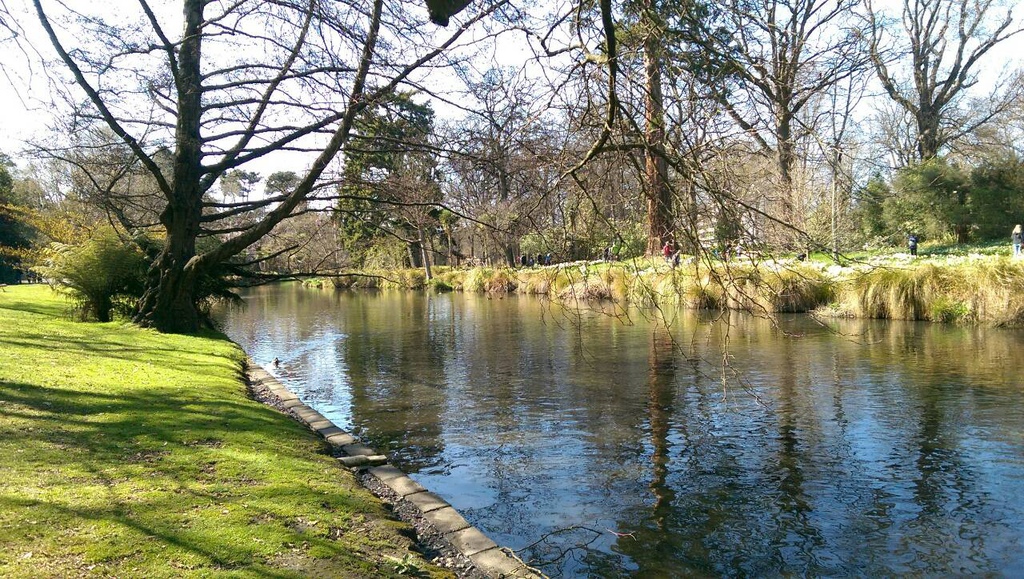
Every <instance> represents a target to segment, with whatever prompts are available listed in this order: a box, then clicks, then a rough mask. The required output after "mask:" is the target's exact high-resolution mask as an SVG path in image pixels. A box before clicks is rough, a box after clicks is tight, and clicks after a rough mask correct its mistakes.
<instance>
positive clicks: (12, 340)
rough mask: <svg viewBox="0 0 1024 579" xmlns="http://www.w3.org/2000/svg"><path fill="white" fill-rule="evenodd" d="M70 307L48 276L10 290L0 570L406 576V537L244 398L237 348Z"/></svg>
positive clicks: (345, 477) (0, 444)
mask: <svg viewBox="0 0 1024 579" xmlns="http://www.w3.org/2000/svg"><path fill="white" fill-rule="evenodd" d="M66 309H67V304H66V303H65V302H64V301H63V300H62V298H59V297H57V296H55V295H54V294H52V293H51V292H50V291H49V290H48V289H47V288H46V287H43V286H15V287H7V288H5V291H0V352H2V356H0V473H2V475H0V576H3V577H65V576H79V575H92V574H95V575H101V576H120V577H131V576H134V577H177V576H189V577H197V576H202V577H206V576H230V577H307V576H332V577H387V576H396V575H398V574H399V571H402V569H399V567H398V566H396V563H395V561H403V560H404V561H408V560H409V559H407V558H406V556H407V555H408V554H409V551H410V548H411V546H412V543H411V541H410V540H409V539H408V538H407V536H408V535H409V529H408V528H407V527H406V526H405V525H404V524H402V523H398V522H396V521H394V520H393V519H391V518H389V516H388V513H387V511H386V510H385V509H384V507H383V505H382V504H381V503H380V502H379V501H377V500H376V499H375V498H374V497H373V496H372V495H370V494H369V492H368V491H366V490H365V489H363V488H362V487H360V486H359V485H358V483H357V482H356V481H355V479H354V476H353V475H352V473H350V472H349V471H347V470H344V469H342V468H340V466H339V465H338V464H337V463H336V461H335V460H334V459H332V458H330V457H329V456H328V455H327V454H325V447H324V444H323V442H322V441H320V440H319V439H317V438H316V437H315V436H314V435H313V434H312V433H310V432H309V431H307V430H306V429H305V428H304V427H302V426H300V425H299V424H298V423H296V422H294V421H293V420H291V419H289V418H287V417H286V416H284V415H283V414H280V413H279V412H277V411H275V410H273V409H271V408H269V407H267V406H264V405H262V404H260V403H258V402H256V401H253V400H250V399H249V398H247V396H246V393H245V388H244V384H243V382H242V379H241V373H240V371H241V362H242V358H243V353H242V352H241V351H240V350H239V349H238V348H237V347H236V346H235V345H233V344H231V343H230V342H228V341H227V340H225V339H224V338H223V337H221V336H219V335H215V334H213V333H210V334H207V335H202V336H193V337H190V336H174V335H165V334H159V333H156V332H152V331H148V330H142V329H139V328H136V327H133V326H131V325H127V324H121V323H108V324H85V323H75V322H72V321H70V319H69V317H68V316H67V314H65V311H66ZM412 560H413V561H415V562H416V564H417V565H421V568H422V569H424V570H427V571H429V573H431V574H432V575H442V576H446V575H447V572H444V571H442V570H439V569H437V568H433V567H430V566H429V565H427V564H426V563H424V562H423V561H422V560H421V559H419V558H416V557H414V558H413V559H412Z"/></svg>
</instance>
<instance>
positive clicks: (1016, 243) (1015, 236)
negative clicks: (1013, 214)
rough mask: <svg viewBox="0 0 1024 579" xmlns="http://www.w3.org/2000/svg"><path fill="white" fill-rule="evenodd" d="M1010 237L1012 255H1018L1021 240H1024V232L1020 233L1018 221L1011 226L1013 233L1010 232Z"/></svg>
mask: <svg viewBox="0 0 1024 579" xmlns="http://www.w3.org/2000/svg"><path fill="white" fill-rule="evenodd" d="M1010 239H1011V240H1013V256H1014V257H1019V256H1020V246H1021V241H1024V234H1022V233H1021V229H1020V223H1018V224H1017V226H1016V227H1014V228H1013V233H1011V234H1010Z"/></svg>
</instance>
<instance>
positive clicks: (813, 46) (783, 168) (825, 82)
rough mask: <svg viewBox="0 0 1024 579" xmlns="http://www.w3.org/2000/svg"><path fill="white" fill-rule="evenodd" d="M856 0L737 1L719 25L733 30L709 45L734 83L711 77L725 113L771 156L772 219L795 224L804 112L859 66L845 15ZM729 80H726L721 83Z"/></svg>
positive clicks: (808, 123)
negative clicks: (775, 203) (774, 182)
mask: <svg viewBox="0 0 1024 579" xmlns="http://www.w3.org/2000/svg"><path fill="white" fill-rule="evenodd" d="M858 2H859V0H837V1H833V0H734V1H733V2H731V3H730V4H729V5H728V6H729V9H728V10H727V11H726V12H725V16H724V20H723V22H724V25H725V26H727V27H728V29H730V30H734V31H735V32H734V34H732V35H731V37H730V38H728V44H724V43H722V41H721V37H717V36H709V37H708V38H709V39H710V40H711V41H714V42H713V43H712V44H710V45H709V46H708V48H709V49H710V50H711V51H713V53H714V54H716V55H717V57H718V58H722V59H723V60H724V61H725V62H726V63H727V64H728V65H730V66H728V72H729V73H730V75H731V78H732V82H728V79H721V78H712V79H710V80H711V81H712V82H719V83H721V84H720V85H719V86H718V89H719V90H717V91H716V92H717V98H718V99H719V100H720V102H721V103H722V105H723V106H724V107H725V109H726V111H727V112H728V114H729V116H730V117H731V118H732V119H733V120H734V121H735V122H736V124H737V125H738V126H739V127H740V128H741V129H742V130H743V131H745V132H746V134H747V135H748V136H749V137H750V138H751V139H753V140H754V142H756V143H757V145H758V146H759V147H760V148H761V150H762V151H763V152H764V153H765V154H766V155H769V156H771V157H773V158H774V159H775V165H776V167H777V171H778V178H779V187H778V188H779V191H778V198H779V209H778V212H777V217H778V218H779V219H780V220H781V221H783V222H786V223H788V224H790V225H792V226H796V227H799V225H800V214H799V211H797V208H798V207H797V206H798V202H797V200H796V199H795V198H794V195H795V191H796V189H795V188H794V175H795V171H796V168H797V165H798V160H799V158H798V151H797V147H798V143H800V142H801V141H802V140H804V139H805V138H806V137H808V136H809V135H811V134H812V133H813V132H814V131H815V130H816V129H817V128H816V126H815V125H814V123H813V120H814V119H813V118H811V117H808V116H806V115H804V113H805V109H806V108H807V107H808V106H809V105H810V104H812V103H813V101H814V100H815V99H817V98H819V97H820V96H821V95H823V94H824V93H826V92H828V91H829V90H830V89H831V87H833V86H834V85H835V84H837V83H839V82H841V81H843V80H844V79H847V78H849V77H850V76H851V75H854V74H855V73H856V71H857V70H859V69H861V68H863V66H864V64H865V59H864V58H863V56H862V54H861V52H860V50H859V47H858V42H857V35H856V34H855V32H854V31H853V29H852V28H851V27H850V26H848V22H846V20H845V19H846V18H848V17H849V15H850V12H851V10H852V9H853V8H854V7H855V6H856V5H857V4H858ZM723 80H726V82H722V81H723Z"/></svg>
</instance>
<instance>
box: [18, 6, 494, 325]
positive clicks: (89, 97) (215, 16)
mask: <svg viewBox="0 0 1024 579" xmlns="http://www.w3.org/2000/svg"><path fill="white" fill-rule="evenodd" d="M502 4H504V2H502V1H501V0H495V2H477V3H474V6H473V7H471V8H469V9H467V10H466V12H465V13H464V14H463V16H462V17H461V18H460V20H459V21H458V22H456V23H454V24H453V25H452V27H451V28H450V29H439V28H437V27H435V26H433V25H429V24H427V17H428V15H427V13H426V11H425V10H424V9H423V8H422V7H421V6H419V5H418V4H411V3H407V2H395V1H387V2H385V0H340V1H333V0H332V1H329V2H328V1H323V0H275V1H274V2H265V1H263V0H236V1H234V2H210V1H208V0H167V1H164V2H156V1H151V0H137V2H135V3H127V2H121V3H117V5H116V8H115V7H111V6H108V5H107V4H106V3H99V2H97V3H68V2H60V1H56V0H53V1H48V0H32V3H31V8H30V10H31V11H32V12H34V14H35V16H36V17H37V18H38V22H39V24H40V25H41V27H42V30H43V31H44V33H45V37H46V38H48V40H49V43H50V44H51V45H52V48H53V51H54V54H55V57H56V64H57V66H49V67H48V70H60V71H63V72H66V73H68V75H69V77H70V80H71V82H69V84H70V85H71V86H73V87H74V88H75V89H76V90H75V91H73V92H72V93H70V94H71V95H72V98H77V99H78V100H77V101H75V103H74V104H75V106H74V113H73V114H72V115H69V116H68V117H67V118H68V119H69V120H71V121H72V122H71V123H69V130H77V129H80V128H89V127H94V126H96V125H102V126H106V127H108V128H109V129H110V130H111V131H113V133H114V134H115V135H116V136H117V138H118V139H120V141H121V142H122V143H123V144H124V145H125V146H127V147H128V148H129V149H130V150H131V152H132V154H134V155H135V156H136V157H137V159H138V162H139V163H140V164H141V165H142V166H143V167H145V169H146V170H147V171H148V172H149V173H150V174H151V175H152V177H153V180H154V182H155V183H156V186H157V188H158V189H159V195H160V196H161V201H160V203H161V206H162V209H161V211H160V216H159V218H160V224H161V226H162V229H163V231H164V234H165V235H164V241H163V246H162V249H161V251H160V253H159V255H158V256H157V257H156V259H155V260H154V262H153V264H152V266H151V268H150V271H149V274H148V279H147V283H146V289H145V292H144V294H143V297H142V299H141V300H140V303H139V307H138V310H137V314H136V322H138V323H140V324H142V325H144V326H151V327H154V328H156V329H158V330H161V331H166V332H177V333H189V332H194V331H196V330H197V329H198V328H199V326H200V316H199V313H198V304H197V283H198V282H199V280H200V279H201V278H202V277H203V274H204V273H208V272H210V271H212V270H214V269H215V268H216V267H217V266H218V265H219V264H222V263H224V262H226V261H227V260H229V259H231V258H232V257H233V256H236V255H238V254H240V253H242V252H243V251H244V250H245V249H246V248H247V247H249V246H251V245H253V244H254V243H256V242H257V241H259V240H260V239H261V238H262V237H264V236H265V235H267V234H268V233H269V232H271V231H272V230H273V228H274V227H275V226H276V225H278V224H279V223H280V222H281V221H283V220H284V219H287V218H288V217H289V216H290V215H291V214H292V213H293V212H295V210H296V209H297V208H300V207H302V206H304V205H305V204H307V203H309V202H310V201H315V200H316V199H318V198H322V197H323V195H326V194H327V193H326V192H328V191H333V190H334V189H333V188H331V187H328V186H326V185H325V183H327V182H328V181H329V180H330V173H331V171H332V162H334V161H335V160H336V158H337V157H338V156H339V153H340V152H342V151H343V150H344V149H345V147H346V144H347V143H348V141H349V137H350V134H351V131H352V127H353V123H354V121H355V119H356V117H357V115H358V114H359V112H360V111H361V110H363V109H365V108H366V107H368V106H371V105H372V104H373V103H375V102H377V101H378V100H380V99H381V98H382V97H383V96H385V95H390V94H393V93H394V92H395V91H396V89H397V88H398V87H400V86H401V85H402V84H403V83H405V82H408V81H415V80H417V78H416V77H417V76H420V75H423V74H425V71H426V68H427V67H428V65H432V64H434V63H435V62H436V61H438V60H439V59H440V57H442V55H447V54H449V53H451V51H452V49H453V47H457V46H459V44H464V43H465V42H466V41H464V40H462V38H463V37H464V36H468V35H465V33H466V31H467V30H469V29H470V28H471V27H472V26H473V25H474V24H476V23H477V22H479V21H480V20H482V19H484V18H486V17H487V16H488V15H489V14H491V13H493V12H494V11H495V10H497V9H498V8H500V7H501V5H502ZM432 8H433V7H432ZM455 8H462V6H456V7H455ZM452 11H453V10H448V12H452ZM436 12H437V11H436V9H435V10H434V13H433V16H434V20H435V21H438V22H441V21H445V22H446V19H447V15H446V16H445V18H439V17H438V14H437V13H436ZM283 152H284V153H290V154H292V155H300V154H304V155H305V156H304V157H302V159H303V162H306V163H308V169H306V170H305V171H304V172H303V173H301V174H300V175H299V178H298V179H297V180H296V182H295V184H294V186H293V187H291V188H290V189H288V190H283V191H280V192H277V193H273V194H269V195H268V196H265V197H263V198H242V199H235V198H223V197H219V196H217V195H214V192H215V191H216V188H215V185H216V184H217V183H218V182H219V181H220V179H221V177H223V176H224V175H226V174H228V173H229V172H231V171H236V170H240V169H243V170H253V169H258V168H259V167H260V165H259V163H260V162H261V161H264V162H265V161H266V159H267V157H268V156H273V155H280V154H282V153H283ZM203 237H215V238H216V239H217V240H218V243H216V244H200V245H197V240H199V239H201V238H203ZM207 246H209V247H210V249H203V250H200V249H197V248H200V247H202V248H205V247H207Z"/></svg>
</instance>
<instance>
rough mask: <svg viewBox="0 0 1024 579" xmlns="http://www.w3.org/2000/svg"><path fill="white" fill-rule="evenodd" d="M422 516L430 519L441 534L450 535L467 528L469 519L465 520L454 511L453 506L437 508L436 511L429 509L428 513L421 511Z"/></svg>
mask: <svg viewBox="0 0 1024 579" xmlns="http://www.w3.org/2000/svg"><path fill="white" fill-rule="evenodd" d="M423 516H424V517H425V518H426V519H427V520H428V521H430V524H431V525H434V528H435V529H437V530H438V531H440V532H441V534H442V535H450V534H452V533H454V532H456V531H461V530H462V529H468V528H469V526H470V525H469V521H467V520H466V519H465V518H464V517H463V516H462V515H460V514H459V511H456V510H455V508H454V507H444V508H441V509H437V510H436V511H430V512H429V513H423Z"/></svg>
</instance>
